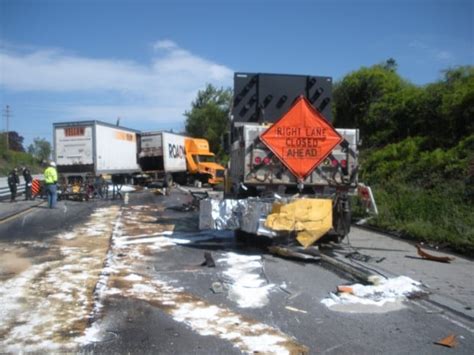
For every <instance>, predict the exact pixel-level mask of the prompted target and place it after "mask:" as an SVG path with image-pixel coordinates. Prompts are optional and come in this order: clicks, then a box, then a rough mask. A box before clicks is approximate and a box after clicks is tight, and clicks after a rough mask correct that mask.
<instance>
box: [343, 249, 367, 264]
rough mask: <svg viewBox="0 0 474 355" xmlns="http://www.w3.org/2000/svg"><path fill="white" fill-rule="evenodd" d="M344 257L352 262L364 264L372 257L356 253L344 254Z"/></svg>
mask: <svg viewBox="0 0 474 355" xmlns="http://www.w3.org/2000/svg"><path fill="white" fill-rule="evenodd" d="M345 257H346V258H348V259H352V260H357V261H363V262H365V263H366V262H368V261H370V260H372V257H371V256H370V255H365V254H361V253H359V252H358V251H354V252H352V253H349V254H346V256H345Z"/></svg>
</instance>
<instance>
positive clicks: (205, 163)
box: [185, 138, 225, 185]
mask: <svg viewBox="0 0 474 355" xmlns="http://www.w3.org/2000/svg"><path fill="white" fill-rule="evenodd" d="M185 147H186V163H187V166H188V172H189V174H190V176H193V177H194V179H195V180H198V181H200V182H202V183H209V184H211V185H217V184H220V183H223V182H224V171H225V169H224V167H223V166H222V165H220V164H218V163H216V157H215V154H214V153H212V152H211V151H210V150H209V142H208V141H207V140H206V139H202V138H186V139H185Z"/></svg>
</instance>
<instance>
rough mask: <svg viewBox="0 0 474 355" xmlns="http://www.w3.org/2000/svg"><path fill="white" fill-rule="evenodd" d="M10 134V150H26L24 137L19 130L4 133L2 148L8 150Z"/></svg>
mask: <svg viewBox="0 0 474 355" xmlns="http://www.w3.org/2000/svg"><path fill="white" fill-rule="evenodd" d="M7 134H8V150H13V151H15V152H24V151H25V148H23V140H24V138H23V137H22V136H20V135H19V134H18V132H15V131H10V132H8V133H2V139H1V143H0V144H1V145H2V149H5V150H6V145H7V143H6V142H7V139H6V138H7V137H6V135H7Z"/></svg>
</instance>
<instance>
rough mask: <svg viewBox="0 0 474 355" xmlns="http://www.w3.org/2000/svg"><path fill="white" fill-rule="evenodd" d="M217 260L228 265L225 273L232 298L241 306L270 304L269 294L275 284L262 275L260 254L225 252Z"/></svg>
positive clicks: (250, 306) (259, 306) (257, 306)
mask: <svg viewBox="0 0 474 355" xmlns="http://www.w3.org/2000/svg"><path fill="white" fill-rule="evenodd" d="M217 262H218V263H220V264H223V266H227V270H225V271H224V272H223V274H224V276H225V277H227V278H228V279H229V291H228V292H229V294H228V297H229V299H230V300H232V301H234V302H236V303H237V305H238V306H239V307H240V308H261V307H263V306H265V305H266V304H268V302H269V299H268V294H269V292H270V291H271V290H272V289H274V288H275V285H274V284H272V283H268V281H267V280H265V278H262V277H261V275H260V274H261V273H262V272H263V266H262V257H261V256H260V255H241V254H236V253H225V254H224V256H223V257H222V258H220V259H219V260H217Z"/></svg>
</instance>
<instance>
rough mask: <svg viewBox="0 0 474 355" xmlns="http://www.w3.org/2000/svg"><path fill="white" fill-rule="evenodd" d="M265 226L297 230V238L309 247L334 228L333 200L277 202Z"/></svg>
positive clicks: (278, 229) (283, 229)
mask: <svg viewBox="0 0 474 355" xmlns="http://www.w3.org/2000/svg"><path fill="white" fill-rule="evenodd" d="M265 227H267V228H270V229H273V230H277V231H293V230H294V231H297V232H298V234H297V237H296V240H298V242H299V243H300V244H301V245H302V246H304V247H305V248H307V247H309V246H310V245H312V244H313V243H315V242H316V241H317V240H318V239H320V238H321V237H322V236H323V235H325V234H326V233H327V232H328V231H329V230H330V229H331V228H332V200H329V199H310V198H308V199H300V200H297V201H294V202H291V203H288V204H286V205H283V204H281V203H275V204H274V205H273V207H272V213H271V214H269V215H268V217H267V219H266V221H265Z"/></svg>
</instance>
